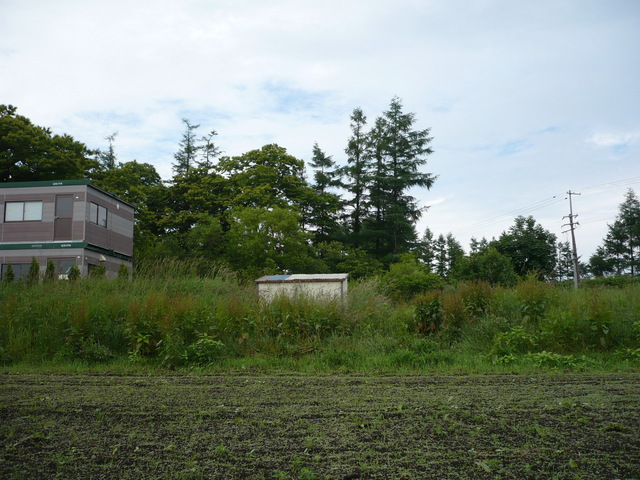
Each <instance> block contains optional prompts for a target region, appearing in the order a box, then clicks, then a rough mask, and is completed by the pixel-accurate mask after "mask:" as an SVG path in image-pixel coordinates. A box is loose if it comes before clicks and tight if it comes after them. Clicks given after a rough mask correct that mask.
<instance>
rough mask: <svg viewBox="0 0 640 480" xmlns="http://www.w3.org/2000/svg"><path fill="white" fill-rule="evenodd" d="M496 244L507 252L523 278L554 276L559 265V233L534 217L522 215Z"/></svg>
mask: <svg viewBox="0 0 640 480" xmlns="http://www.w3.org/2000/svg"><path fill="white" fill-rule="evenodd" d="M492 246H493V247H495V249H496V250H497V251H498V252H500V253H501V254H503V255H506V256H507V257H508V258H509V259H510V260H511V263H512V264H513V267H514V269H515V271H516V273H517V274H518V275H519V276H521V277H526V276H527V275H529V274H536V275H538V276H539V277H540V278H552V277H553V272H554V269H555V266H556V236H555V235H554V234H553V233H550V232H549V231H548V230H545V229H544V228H543V227H542V225H539V224H538V223H536V221H535V219H534V218H533V217H531V216H529V217H523V216H519V217H517V218H516V219H515V222H514V224H513V226H512V227H511V228H510V229H509V230H508V231H507V232H503V233H502V235H501V236H500V238H499V239H498V240H497V241H496V242H492Z"/></svg>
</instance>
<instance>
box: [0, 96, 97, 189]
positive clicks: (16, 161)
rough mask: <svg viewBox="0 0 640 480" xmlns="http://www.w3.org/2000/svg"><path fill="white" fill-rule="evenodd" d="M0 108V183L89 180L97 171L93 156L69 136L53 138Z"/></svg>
mask: <svg viewBox="0 0 640 480" xmlns="http://www.w3.org/2000/svg"><path fill="white" fill-rule="evenodd" d="M16 112H17V108H16V107H14V106H12V105H0V182H24V181H34V180H70V179H81V178H90V177H91V174H92V173H93V172H94V171H95V170H96V169H97V168H98V162H97V161H96V160H95V159H92V158H91V155H92V154H93V153H94V152H92V151H90V150H89V149H88V148H87V147H86V146H85V145H84V144H83V143H80V142H77V141H75V140H74V139H73V138H72V137H71V136H69V135H53V134H52V133H51V130H49V129H48V128H43V127H38V126H36V125H34V124H33V123H32V122H31V120H29V119H28V118H26V117H23V116H22V115H18V114H17V113H16Z"/></svg>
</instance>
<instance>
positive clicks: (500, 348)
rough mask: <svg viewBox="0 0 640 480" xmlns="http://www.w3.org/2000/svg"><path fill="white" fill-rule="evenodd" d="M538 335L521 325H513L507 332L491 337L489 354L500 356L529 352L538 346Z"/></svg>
mask: <svg viewBox="0 0 640 480" xmlns="http://www.w3.org/2000/svg"><path fill="white" fill-rule="evenodd" d="M538 342H539V338H538V336H536V335H534V334H532V333H530V332H527V331H526V330H525V329H524V327H523V326H521V325H519V326H516V327H513V328H512V329H511V330H509V331H508V332H502V333H498V334H497V335H496V336H495V338H494V339H493V345H492V346H491V351H490V355H492V356H494V357H500V356H505V355H512V354H523V353H530V352H532V351H533V350H535V349H536V347H537V346H538Z"/></svg>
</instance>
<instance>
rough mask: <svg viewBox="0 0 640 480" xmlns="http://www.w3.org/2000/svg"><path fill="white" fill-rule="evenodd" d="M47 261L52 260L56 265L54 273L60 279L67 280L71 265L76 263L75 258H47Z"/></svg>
mask: <svg viewBox="0 0 640 480" xmlns="http://www.w3.org/2000/svg"><path fill="white" fill-rule="evenodd" d="M48 262H53V264H54V265H55V267H56V274H57V275H58V279H60V280H68V279H69V271H70V270H71V267H73V266H74V265H76V259H75V258H50V259H48V260H47V263H48Z"/></svg>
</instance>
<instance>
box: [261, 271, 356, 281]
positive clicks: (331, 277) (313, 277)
mask: <svg viewBox="0 0 640 480" xmlns="http://www.w3.org/2000/svg"><path fill="white" fill-rule="evenodd" d="M347 278H349V274H348V273H314V274H305V273H297V274H293V275H265V276H264V277H260V278H259V279H257V280H256V283H288V282H344V281H346V280H347Z"/></svg>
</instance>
